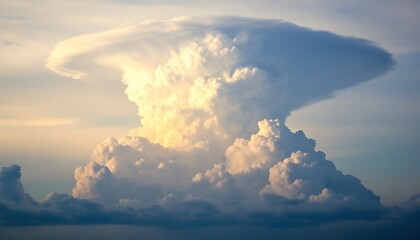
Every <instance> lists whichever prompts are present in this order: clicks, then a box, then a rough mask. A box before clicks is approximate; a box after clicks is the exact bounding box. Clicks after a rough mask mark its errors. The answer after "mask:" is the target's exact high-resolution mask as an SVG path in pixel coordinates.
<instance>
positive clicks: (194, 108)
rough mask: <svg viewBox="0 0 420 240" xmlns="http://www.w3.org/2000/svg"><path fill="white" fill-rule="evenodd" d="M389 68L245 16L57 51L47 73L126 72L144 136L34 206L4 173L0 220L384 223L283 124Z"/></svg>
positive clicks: (373, 55)
mask: <svg viewBox="0 0 420 240" xmlns="http://www.w3.org/2000/svg"><path fill="white" fill-rule="evenodd" d="M393 64H394V62H393V60H392V57H391V55H390V54H389V53H387V52H386V51H385V50H383V49H381V48H379V47H377V46H375V45H374V44H373V43H371V42H368V41H366V40H362V39H356V38H348V37H341V36H338V35H335V34H333V33H329V32H325V31H313V30H311V29H307V28H303V27H299V26H296V25H293V24H291V23H287V22H283V21H279V20H259V19H251V18H238V17H181V18H175V19H170V20H162V21H149V22H143V23H140V24H137V25H132V26H128V27H123V28H118V29H114V30H110V31H107V32H103V33H96V34H90V35H84V36H78V37H74V38H71V39H69V40H66V41H63V42H61V43H59V44H57V45H56V47H55V49H54V50H53V52H52V53H51V55H50V57H49V58H48V60H47V63H46V66H47V68H49V69H51V70H52V71H54V72H56V73H58V74H61V75H64V76H67V77H71V78H74V79H86V80H89V81H90V80H95V81H96V83H95V84H106V81H99V80H102V79H106V78H107V76H115V72H118V73H120V74H121V76H122V77H121V78H122V82H123V84H125V85H126V94H127V97H128V99H129V100H130V101H132V102H134V103H135V104H136V105H137V106H138V115H139V117H140V127H139V128H136V129H133V130H131V131H130V133H129V134H128V135H127V136H123V137H121V138H119V139H114V138H108V139H106V140H105V141H104V142H103V143H101V144H99V145H98V146H97V147H96V148H95V149H94V151H93V154H92V157H91V161H90V162H89V163H88V164H86V165H85V166H81V167H79V168H77V169H76V170H75V180H76V184H75V186H74V187H73V190H72V195H67V194H57V193H52V194H50V195H48V196H47V198H46V199H45V200H44V201H43V202H40V203H38V202H35V201H33V200H32V198H31V197H30V196H28V195H27V194H25V193H24V190H23V186H22V185H21V183H20V180H19V179H20V168H19V167H18V166H16V165H13V166H11V167H4V168H3V169H2V173H1V181H2V182H1V195H0V196H1V198H0V204H1V207H2V208H3V209H4V210H5V211H4V213H3V214H2V215H0V216H1V222H2V223H3V224H5V225H39V224H40V225H43V224H54V223H68V224H102V223H103V224H110V223H112V224H134V225H157V226H179V227H183V226H184V227H186V226H187V225H188V226H189V227H194V226H208V225H221V224H256V225H263V226H276V227H286V226H308V225H318V224H320V223H325V222H330V221H334V220H345V219H365V220H366V219H378V218H381V216H383V215H384V214H385V212H386V211H385V209H384V208H383V207H382V206H381V204H380V199H379V197H378V196H376V195H375V194H374V193H373V192H372V191H371V190H369V189H367V188H366V187H365V186H364V185H363V184H362V183H361V182H360V180H359V179H357V178H356V177H354V176H351V175H347V174H343V173H342V172H341V171H339V170H337V169H336V168H335V166H334V164H333V163H332V162H331V161H329V160H327V159H326V156H325V154H324V153H323V152H320V151H317V150H315V145H316V143H315V141H314V140H312V139H309V138H307V137H306V136H305V134H304V133H303V132H302V131H298V132H292V131H290V130H289V128H288V127H287V126H286V125H285V124H284V121H285V119H286V118H287V117H288V116H289V114H290V113H291V111H294V110H296V109H299V108H300V107H302V106H305V105H308V104H311V103H313V102H316V101H319V100H322V99H326V98H330V97H332V96H333V94H334V92H335V91H337V90H340V89H345V88H348V87H351V86H354V85H357V84H359V83H361V82H364V81H368V80H370V79H372V78H374V77H377V76H380V75H382V74H384V73H386V72H387V71H388V70H389V69H390V68H391V67H392V66H393ZM332 114H333V113H332ZM186 224H187V225H186Z"/></svg>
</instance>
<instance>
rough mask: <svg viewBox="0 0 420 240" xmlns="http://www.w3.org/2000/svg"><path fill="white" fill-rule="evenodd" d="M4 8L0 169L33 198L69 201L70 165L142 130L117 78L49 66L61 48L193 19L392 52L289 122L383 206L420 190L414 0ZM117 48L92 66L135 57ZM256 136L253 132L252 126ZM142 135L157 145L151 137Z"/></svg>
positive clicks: (0, 22)
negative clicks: (346, 40) (289, 29)
mask: <svg viewBox="0 0 420 240" xmlns="http://www.w3.org/2000/svg"><path fill="white" fill-rule="evenodd" d="M0 9H1V10H0V26H1V29H0V52H1V57H0V85H1V88H0V165H1V166H2V167H4V166H9V165H11V164H19V165H20V166H21V167H22V183H23V185H24V187H25V190H26V191H27V192H28V193H29V194H31V195H32V196H33V197H34V199H36V200H38V201H39V200H42V199H43V198H44V197H45V196H46V195H47V194H48V193H49V192H52V191H54V192H58V193H67V194H71V193H72V188H73V187H74V186H75V179H74V171H75V169H76V168H78V167H80V166H88V164H89V160H90V159H91V155H92V152H94V149H99V148H98V147H97V145H98V144H100V143H102V142H103V141H104V139H107V138H108V137H115V138H117V139H118V138H120V137H121V136H124V135H127V133H128V132H129V131H130V129H133V128H136V127H139V118H138V116H137V114H138V113H137V112H138V109H137V108H138V107H137V106H136V104H135V103H138V102H135V100H132V99H130V100H131V102H130V101H128V100H127V96H126V94H125V92H124V91H125V87H126V86H125V85H123V84H122V83H121V81H120V79H121V76H120V74H119V73H116V72H115V71H109V72H106V71H104V72H101V74H102V75H101V74H97V72H95V71H96V68H95V66H93V65H92V68H91V69H92V76H94V77H93V78H92V79H89V77H87V78H86V79H84V80H74V79H71V78H69V77H66V76H60V75H59V74H56V73H54V72H53V71H51V70H50V69H51V68H50V69H47V67H46V63H48V61H47V59H48V57H49V56H51V54H52V53H53V52H54V51H55V50H56V49H58V48H59V47H58V45H57V44H58V43H60V42H63V41H69V42H71V39H76V40H75V41H77V39H82V38H83V37H81V36H84V35H86V34H92V33H100V32H104V31H107V30H110V29H124V28H125V27H127V26H130V25H131V24H137V23H138V22H141V21H144V20H148V19H167V18H171V17H178V16H190V15H193V16H202V15H235V16H243V17H256V18H264V19H267V18H268V19H281V20H285V21H288V22H291V23H293V24H297V25H298V26H302V27H306V28H310V29H313V30H325V31H329V32H332V33H335V34H338V35H341V36H345V37H347V36H352V37H357V38H363V39H367V40H369V41H372V42H373V43H374V44H376V46H378V47H381V48H382V49H384V50H385V51H387V52H389V53H390V54H392V57H393V59H394V61H395V65H394V66H393V67H392V68H390V69H389V70H388V71H387V72H386V73H384V74H383V75H381V76H376V77H375V78H374V79H373V80H369V81H367V82H363V83H360V84H359V83H357V84H356V86H352V87H350V88H345V89H344V88H343V89H341V90H339V91H338V92H334V95H335V96H334V97H331V98H328V99H323V100H322V101H318V102H315V103H313V104H308V105H307V106H304V107H302V108H299V109H291V110H292V113H291V115H290V116H289V117H288V118H287V120H286V125H287V126H288V128H290V129H291V130H292V131H298V130H303V131H304V132H305V134H306V136H307V137H309V138H312V139H314V140H316V143H317V145H316V150H319V151H323V152H325V153H326V159H328V160H330V161H332V162H333V163H334V164H335V166H336V168H337V169H338V170H340V171H342V172H344V173H345V174H350V175H352V176H355V177H357V178H359V179H360V180H361V182H362V184H363V185H364V186H365V187H366V188H367V189H370V190H372V191H373V193H375V194H376V195H378V196H380V198H381V203H382V204H384V205H387V206H394V205H399V204H401V203H402V202H404V201H406V200H407V199H409V197H410V196H413V195H415V194H418V193H420V184H419V182H420V175H419V174H418V170H420V159H419V156H418V150H417V146H418V144H419V143H420V137H419V136H420V127H419V124H418V123H419V122H420V107H419V106H420V97H419V96H420V95H419V94H418V93H419V91H420V79H419V76H420V70H419V67H418V66H420V31H419V30H418V26H419V24H420V17H418V12H419V11H420V4H419V3H418V2H417V1H409V0H405V1H387V0H384V1H379V0H371V1H360V2H359V1H331V0H319V1H306V0H299V1H269V0H264V1H253V0H246V1H228V2H225V1H163V0H162V1H111V0H107V1H99V0H95V1H90V2H88V3H87V2H85V1H71V2H69V1H48V0H41V1H23V0H22V1H2V3H1V7H0ZM87 36H90V35H87ZM78 37H81V38H78ZM110 41H111V42H112V41H116V40H114V39H112V40H110ZM118 41H119V40H118ZM118 41H116V43H115V42H113V43H112V44H114V45H113V46H114V49H113V50H109V49H106V50H101V48H100V47H98V49H99V50H96V48H94V47H92V49H95V51H93V52H94V53H92V55H93V57H92V58H91V59H90V60H92V59H94V61H96V60H97V59H99V58H100V56H101V55H100V54H101V51H102V53H107V54H108V53H110V54H111V53H112V54H114V52H112V51H114V50H115V49H123V50H124V51H125V52H128V51H130V49H128V50H127V48H126V47H124V48H122V47H121V45H118V44H119V43H118ZM165 44H166V43H165ZM69 46H72V47H74V48H71V50H70V52H71V51H72V50H74V51H78V50H77V49H76V48H77V45H69ZM69 49H70V48H69ZM75 49H76V50H75ZM89 51H90V50H89ZM88 53H89V54H91V52H88ZM77 54H78V53H77ZM77 54H76V55H77ZM82 54H83V51H82ZM89 54H87V55H88V57H90V55H89ZM94 54H96V55H94ZM95 57H96V58H95ZM69 59H71V60H72V61H73V62H71V63H70V64H69V65H68V66H69V67H73V68H74V69H78V65H77V64H79V63H81V64H80V65H81V66H82V67H81V68H79V69H84V68H89V67H91V65H89V64H88V65H84V64H85V62H83V61H84V60H85V59H89V58H84V56H82V57H79V56H77V57H73V56H72V55H71V54H70V57H69ZM361 60H362V59H360V61H361ZM92 62H93V61H92ZM71 64H73V65H71ZM64 67H67V66H66V65H64ZM98 69H99V70H98V71H102V70H101V69H100V68H98ZM52 70H54V69H52ZM95 74H96V75H95ZM98 79H99V81H98ZM232 81H233V80H232ZM320 87H321V88H322V86H320ZM133 102H135V103H133ZM139 114H140V113H139ZM251 128H252V127H251ZM260 129H261V128H260ZM252 130H258V129H256V125H255V126H254V127H253V128H252ZM251 132H252V131H251ZM141 134H143V136H147V137H148V138H149V139H153V136H152V134H151V133H150V132H145V130H144V131H143V132H142V133H141ZM244 138H245V139H248V138H249V136H247V137H244ZM159 141H162V142H163V145H164V143H165V142H164V140H159V139H158V138H156V140H155V142H159ZM249 141H251V140H249ZM167 144H169V145H168V146H169V147H173V146H175V147H183V146H182V145H173V146H172V145H170V143H167ZM110 145H112V144H110ZM104 146H108V145H106V144H104ZM95 151H96V150H95ZM97 151H102V150H100V149H99V150H97ZM101 153H102V152H101ZM92 158H94V156H92ZM108 167H109V168H111V167H110V166H108ZM227 167H228V166H227ZM203 174H204V173H203ZM204 175H205V174H204ZM204 175H203V176H204ZM271 185H272V186H270V187H272V190H270V191H273V192H275V191H276V190H275V185H274V184H271ZM267 189H268V188H267ZM273 189H274V190H273ZM79 194H81V195H78V196H82V198H84V197H86V196H87V195H83V194H86V193H79ZM73 195H75V194H74V190H73ZM83 196H84V197H83ZM53 200H54V199H53ZM53 200H49V201H53ZM130 204H131V203H130ZM11 234H13V233H11Z"/></svg>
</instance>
